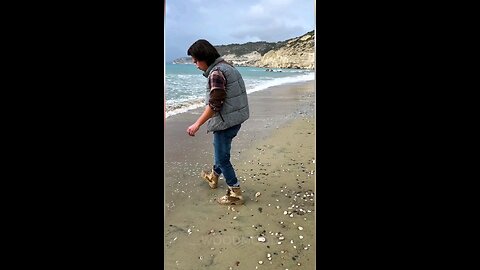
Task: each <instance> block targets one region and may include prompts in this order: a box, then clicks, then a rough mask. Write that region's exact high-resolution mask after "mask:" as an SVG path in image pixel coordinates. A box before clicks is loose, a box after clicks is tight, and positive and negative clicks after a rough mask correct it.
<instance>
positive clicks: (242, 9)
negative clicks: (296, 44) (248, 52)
mask: <svg viewBox="0 0 480 270" xmlns="http://www.w3.org/2000/svg"><path fill="white" fill-rule="evenodd" d="M165 1H166V17H165V56H166V60H167V61H171V60H174V59H176V58H179V57H185V56H187V50H188V48H189V47H190V45H192V43H193V42H195V41H196V40H198V39H206V40H208V41H210V43H212V44H213V45H227V44H232V43H239V44H242V43H246V42H255V41H268V42H277V41H283V40H286V39H289V38H293V37H297V36H301V35H303V34H305V33H306V32H309V31H312V30H314V29H315V9H314V5H315V4H314V0H216V1H211V0H165Z"/></svg>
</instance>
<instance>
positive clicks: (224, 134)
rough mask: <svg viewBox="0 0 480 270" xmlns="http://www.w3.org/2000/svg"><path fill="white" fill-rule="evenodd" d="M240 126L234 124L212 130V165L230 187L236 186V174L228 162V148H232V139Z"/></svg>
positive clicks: (238, 184) (237, 184) (237, 183)
mask: <svg viewBox="0 0 480 270" xmlns="http://www.w3.org/2000/svg"><path fill="white" fill-rule="evenodd" d="M240 126H241V124H239V125H236V126H233V127H229V128H227V129H225V130H219V131H214V132H213V148H214V165H213V170H214V171H215V172H216V173H217V174H218V175H220V174H222V173H223V177H225V181H226V182H227V185H228V186H230V187H238V186H240V183H239V182H238V179H237V176H236V175H235V170H234V169H233V167H232V163H230V149H231V148H232V139H233V138H234V137H235V136H237V133H238V131H239V130H240Z"/></svg>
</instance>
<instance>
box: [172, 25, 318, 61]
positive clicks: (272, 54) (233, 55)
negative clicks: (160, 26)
mask: <svg viewBox="0 0 480 270" xmlns="http://www.w3.org/2000/svg"><path fill="white" fill-rule="evenodd" d="M215 48H216V49H217V50H218V53H220V55H221V56H222V57H223V58H224V59H225V60H226V61H228V62H231V63H233V64H234V65H237V66H255V67H264V68H301V69H314V66H315V32H314V31H310V32H308V33H306V34H304V35H302V36H300V37H295V38H292V39H288V40H285V41H279V42H265V41H260V42H248V43H245V44H230V45H219V46H215ZM173 62H174V63H175V64H184V63H190V64H191V63H192V62H191V58H190V57H182V58H179V59H176V60H175V61H173Z"/></svg>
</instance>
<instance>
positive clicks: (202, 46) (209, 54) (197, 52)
mask: <svg viewBox="0 0 480 270" xmlns="http://www.w3.org/2000/svg"><path fill="white" fill-rule="evenodd" d="M187 55H190V56H193V57H195V59H197V60H199V61H205V62H206V63H207V65H208V66H210V65H211V64H213V62H215V60H216V59H217V58H218V57H220V54H219V53H218V51H217V49H215V47H213V45H212V44H210V42H208V41H206V40H205V39H199V40H197V41H195V43H193V44H192V46H190V48H188V51H187Z"/></svg>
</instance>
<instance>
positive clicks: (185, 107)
mask: <svg viewBox="0 0 480 270" xmlns="http://www.w3.org/2000/svg"><path fill="white" fill-rule="evenodd" d="M314 81H315V79H311V80H305V81H293V82H286V83H281V84H278V85H272V86H268V85H267V86H265V88H260V89H258V90H257V89H253V90H250V91H247V93H248V95H250V94H253V93H255V92H259V91H265V90H268V89H269V88H272V87H277V86H288V85H292V84H297V83H308V82H314ZM262 87H263V86H262ZM204 102H205V99H204V98H199V99H192V100H187V101H183V102H180V103H179V104H175V105H170V104H166V107H165V109H166V111H165V115H166V119H168V118H170V117H172V116H174V115H177V114H182V113H186V112H189V111H192V110H196V109H198V108H204V107H203V106H204ZM174 106H177V107H175V108H174V109H172V110H168V108H169V107H174Z"/></svg>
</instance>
